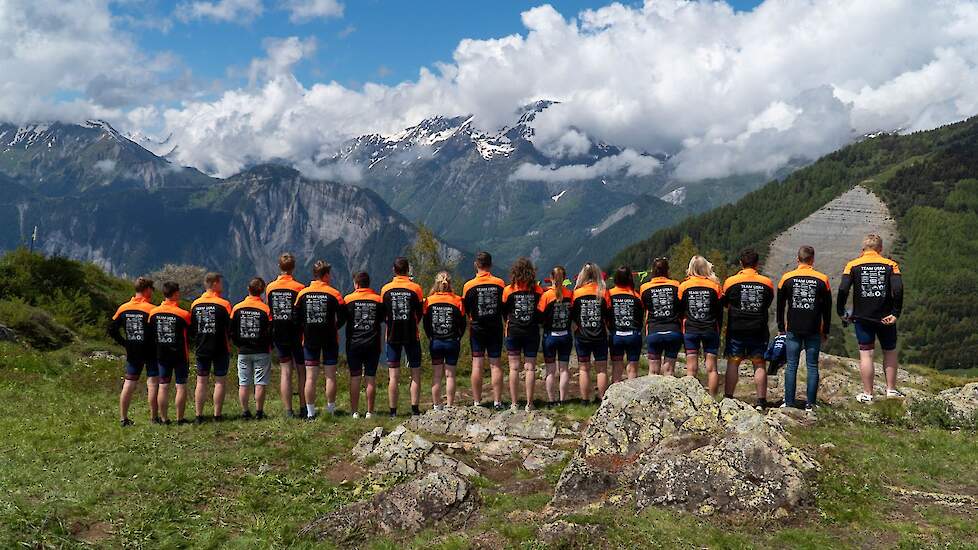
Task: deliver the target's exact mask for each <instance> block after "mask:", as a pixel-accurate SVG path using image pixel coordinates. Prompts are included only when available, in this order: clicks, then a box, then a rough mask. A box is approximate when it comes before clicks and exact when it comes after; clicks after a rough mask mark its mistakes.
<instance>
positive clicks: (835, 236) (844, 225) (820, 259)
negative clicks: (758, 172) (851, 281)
mask: <svg viewBox="0 0 978 550" xmlns="http://www.w3.org/2000/svg"><path fill="white" fill-rule="evenodd" d="M788 200H790V197H788ZM867 233H878V234H879V235H880V236H882V237H883V246H884V254H886V253H887V252H888V251H889V250H890V249H891V248H892V246H893V242H894V240H895V238H896V235H897V229H896V221H895V220H894V219H893V216H891V215H890V211H889V209H888V208H887V207H886V204H884V203H883V201H882V200H880V198H879V197H877V196H876V195H875V194H873V193H872V192H871V191H869V190H868V189H866V188H865V187H861V186H856V187H854V188H852V189H850V190H849V191H847V192H845V193H843V194H842V195H840V196H838V197H837V198H835V199H834V200H832V201H831V202H829V203H828V204H826V205H825V206H823V207H822V208H820V209H819V210H818V211H816V212H815V213H813V214H812V215H811V216H808V217H807V218H805V219H804V220H802V221H800V222H798V223H797V224H795V225H793V226H791V227H790V228H789V229H788V230H787V231H785V232H784V233H782V234H781V235H779V236H778V237H777V238H776V239H775V240H774V242H772V243H771V248H770V250H769V251H768V259H767V263H766V264H765V266H764V274H765V275H768V276H769V277H771V279H772V280H773V281H774V283H775V284H777V283H778V280H780V279H781V275H782V274H784V273H785V272H786V271H790V270H792V269H794V268H795V266H796V265H797V264H798V261H797V257H798V256H797V255H798V247H799V246H802V245H805V244H809V245H812V246H814V247H815V266H816V267H817V268H818V269H819V270H820V271H822V272H824V273H826V274H827V275H828V276H829V278H830V279H831V283H832V291H833V294H834V292H835V289H836V288H838V286H839V280H840V279H841V278H842V270H843V268H845V265H846V262H848V261H849V260H851V259H852V258H854V257H856V256H858V255H859V250H860V247H861V245H862V239H863V237H865V236H866V234H867Z"/></svg>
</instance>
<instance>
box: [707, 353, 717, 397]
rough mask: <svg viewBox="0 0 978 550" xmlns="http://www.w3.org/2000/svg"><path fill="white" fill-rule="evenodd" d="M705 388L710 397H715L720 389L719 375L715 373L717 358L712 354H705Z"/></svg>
mask: <svg viewBox="0 0 978 550" xmlns="http://www.w3.org/2000/svg"><path fill="white" fill-rule="evenodd" d="M706 386H707V388H708V389H709V391H710V395H712V396H713V397H716V396H717V389H719V387H720V373H718V372H717V356H716V355H714V354H712V353H707V354H706Z"/></svg>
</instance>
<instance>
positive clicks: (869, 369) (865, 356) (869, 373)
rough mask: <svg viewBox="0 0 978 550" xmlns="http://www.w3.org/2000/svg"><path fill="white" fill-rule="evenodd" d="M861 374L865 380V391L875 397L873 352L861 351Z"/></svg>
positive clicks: (869, 350)
mask: <svg viewBox="0 0 978 550" xmlns="http://www.w3.org/2000/svg"><path fill="white" fill-rule="evenodd" d="M859 374H860V375H861V376H862V379H863V391H864V392H866V393H868V394H869V395H873V376H874V375H875V374H876V373H875V372H874V370H873V350H871V349H868V350H866V349H861V350H859Z"/></svg>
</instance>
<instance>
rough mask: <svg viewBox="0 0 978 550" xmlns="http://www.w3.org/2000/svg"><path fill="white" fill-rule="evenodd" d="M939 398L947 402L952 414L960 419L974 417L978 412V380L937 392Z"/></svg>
mask: <svg viewBox="0 0 978 550" xmlns="http://www.w3.org/2000/svg"><path fill="white" fill-rule="evenodd" d="M937 399H939V400H941V401H943V402H944V403H946V404H947V407H948V412H950V413H951V415H952V416H954V417H957V418H958V419H969V418H972V417H973V416H974V415H975V414H978V382H972V383H970V384H966V385H964V386H961V387H960V388H950V389H947V390H944V391H942V392H941V393H939V394H937Z"/></svg>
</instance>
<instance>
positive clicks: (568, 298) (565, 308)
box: [537, 285, 574, 336]
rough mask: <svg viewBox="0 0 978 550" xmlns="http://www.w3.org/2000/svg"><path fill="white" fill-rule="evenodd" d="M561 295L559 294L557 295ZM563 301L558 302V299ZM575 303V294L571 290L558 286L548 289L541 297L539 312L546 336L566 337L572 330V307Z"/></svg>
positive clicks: (538, 305) (538, 306)
mask: <svg viewBox="0 0 978 550" xmlns="http://www.w3.org/2000/svg"><path fill="white" fill-rule="evenodd" d="M558 292H559V293H560V294H557V293H558ZM558 296H562V297H563V300H560V301H558V300H557V297H558ZM573 303H574V293H573V292H571V291H570V289H569V288H567V287H565V286H563V285H558V286H553V287H550V288H549V289H547V291H546V292H544V293H543V296H541V297H540V303H539V304H537V311H538V312H539V313H540V324H541V325H542V326H543V333H544V335H550V336H566V335H568V334H570V329H571V307H572V306H573Z"/></svg>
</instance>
